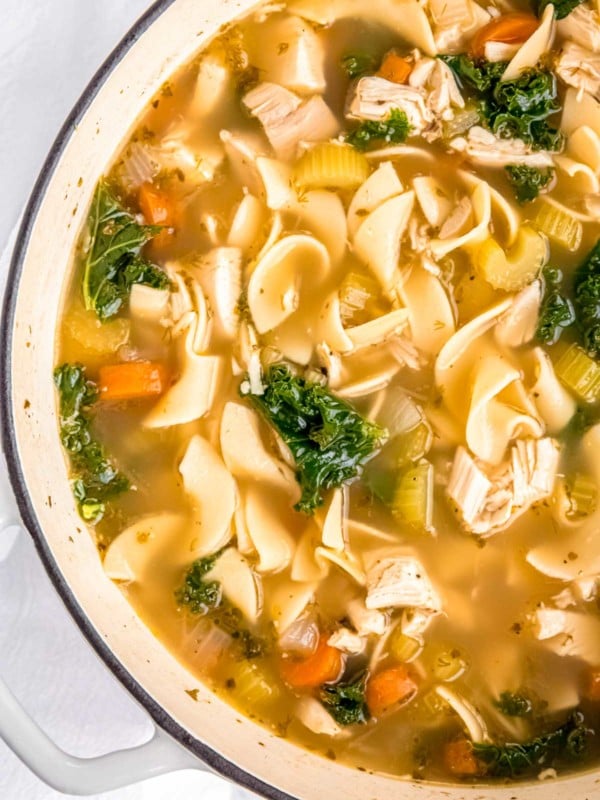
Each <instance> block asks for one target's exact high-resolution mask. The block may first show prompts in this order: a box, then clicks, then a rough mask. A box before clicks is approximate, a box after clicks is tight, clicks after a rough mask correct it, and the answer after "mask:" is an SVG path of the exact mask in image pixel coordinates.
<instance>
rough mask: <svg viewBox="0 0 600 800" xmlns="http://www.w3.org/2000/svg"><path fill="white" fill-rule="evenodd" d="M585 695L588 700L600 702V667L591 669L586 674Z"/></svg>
mask: <svg viewBox="0 0 600 800" xmlns="http://www.w3.org/2000/svg"><path fill="white" fill-rule="evenodd" d="M583 695H584V697H586V698H587V699H588V700H592V701H593V702H598V701H599V700H600V667H590V668H589V669H588V670H587V672H586V674H585V683H584V687H583Z"/></svg>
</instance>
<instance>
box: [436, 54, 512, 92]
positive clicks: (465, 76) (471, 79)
mask: <svg viewBox="0 0 600 800" xmlns="http://www.w3.org/2000/svg"><path fill="white" fill-rule="evenodd" d="M439 58H441V59H442V61H445V62H446V64H448V66H449V67H450V69H451V70H452V71H453V72H454V74H455V75H456V78H457V80H458V82H459V84H462V85H463V86H466V87H468V88H470V89H476V90H477V92H479V93H481V94H484V93H485V92H489V91H490V90H491V89H492V88H493V87H494V86H495V85H496V83H497V82H498V81H499V80H500V78H501V77H502V75H503V73H504V71H505V69H506V67H507V66H508V62H507V61H484V60H477V61H475V60H474V59H473V58H471V57H470V56H468V55H466V54H465V53H461V54H460V55H456V56H439Z"/></svg>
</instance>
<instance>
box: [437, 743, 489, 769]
mask: <svg viewBox="0 0 600 800" xmlns="http://www.w3.org/2000/svg"><path fill="white" fill-rule="evenodd" d="M443 754H444V766H445V767H446V769H447V770H448V772H450V773H451V774H452V775H461V776H464V777H467V776H475V775H481V774H482V773H483V772H484V771H485V767H484V766H483V765H482V764H480V763H479V762H478V761H477V759H476V758H475V756H474V754H473V743H472V742H470V741H469V740H468V739H456V740H454V741H453V742H446V744H445V745H444V749H443Z"/></svg>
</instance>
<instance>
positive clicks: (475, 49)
mask: <svg viewBox="0 0 600 800" xmlns="http://www.w3.org/2000/svg"><path fill="white" fill-rule="evenodd" d="M539 24H540V21H539V19H538V18H537V17H534V16H533V15H532V14H504V16H502V17H497V18H496V19H493V20H492V21H491V22H488V24H487V25H484V26H483V28H481V29H480V30H478V31H477V33H476V34H475V36H474V37H473V40H472V42H471V55H472V56H473V57H474V58H483V56H484V54H485V45H486V42H504V43H505V44H522V43H523V42H526V41H527V39H529V37H530V36H531V34H532V33H534V31H536V30H537V29H538V27H539Z"/></svg>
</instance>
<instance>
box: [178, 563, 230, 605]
mask: <svg viewBox="0 0 600 800" xmlns="http://www.w3.org/2000/svg"><path fill="white" fill-rule="evenodd" d="M220 554H221V552H219V553H215V554H214V555H212V556H208V557H207V558H199V559H197V560H196V561H194V563H193V564H192V566H191V567H190V568H189V570H188V571H187V572H186V574H185V577H184V579H183V583H182V585H181V586H180V587H179V589H177V591H176V592H175V599H176V600H177V602H178V603H179V605H181V606H184V607H185V608H187V609H188V610H189V611H190V613H192V614H208V612H209V611H210V610H211V609H213V608H217V606H219V605H220V604H221V601H222V599H223V593H222V591H221V584H220V583H219V582H218V581H206V580H204V578H205V576H206V575H207V574H208V573H209V572H210V571H211V570H212V569H213V567H214V566H215V564H216V563H217V559H218V558H219V556H220Z"/></svg>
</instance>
